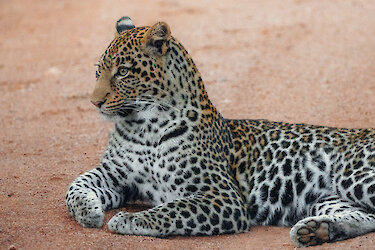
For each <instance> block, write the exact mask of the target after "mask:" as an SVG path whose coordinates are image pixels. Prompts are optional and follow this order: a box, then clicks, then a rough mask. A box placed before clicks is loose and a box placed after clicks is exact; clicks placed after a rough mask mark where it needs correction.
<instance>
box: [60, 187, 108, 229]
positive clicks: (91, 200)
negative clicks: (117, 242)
mask: <svg viewBox="0 0 375 250" xmlns="http://www.w3.org/2000/svg"><path fill="white" fill-rule="evenodd" d="M66 205H67V207H68V211H69V214H70V215H71V216H72V217H73V218H75V219H76V220H77V221H78V223H79V224H81V225H82V226H84V227H101V226H102V225H103V221H104V210H103V206H102V203H101V201H100V200H99V198H98V197H97V196H96V194H95V193H94V192H93V191H81V192H74V190H69V191H68V193H67V195H66Z"/></svg>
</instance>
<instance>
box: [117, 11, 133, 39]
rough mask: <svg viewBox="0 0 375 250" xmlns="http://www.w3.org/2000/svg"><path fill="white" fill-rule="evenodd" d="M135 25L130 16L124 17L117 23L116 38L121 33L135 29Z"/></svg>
mask: <svg viewBox="0 0 375 250" xmlns="http://www.w3.org/2000/svg"><path fill="white" fill-rule="evenodd" d="M134 28H135V25H134V23H133V21H132V20H131V19H130V17H128V16H123V17H121V18H120V19H119V20H117V22H116V29H115V37H118V36H119V35H120V34H121V32H124V31H126V30H130V29H134Z"/></svg>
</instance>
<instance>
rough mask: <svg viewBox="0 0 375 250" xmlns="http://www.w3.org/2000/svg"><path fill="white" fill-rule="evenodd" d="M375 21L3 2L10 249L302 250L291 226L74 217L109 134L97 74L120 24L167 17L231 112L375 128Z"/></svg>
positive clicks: (5, 221) (3, 238)
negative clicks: (182, 231)
mask: <svg viewBox="0 0 375 250" xmlns="http://www.w3.org/2000/svg"><path fill="white" fill-rule="evenodd" d="M374 13H375V3H374V1H371V0H368V1H366V0H363V1H361V0H353V1H341V0H336V1H308V0H306V1H302V0H295V1H291V0H287V1H278V0H274V1H272V0H270V1H263V0H258V1H255V0H254V1H248V0H236V1H232V0H222V1H208V0H203V1H184V0H154V1H146V0H137V1H135V0H134V1H121V2H120V1H112V0H107V1H99V0H90V1H88V0H87V1H63V0H61V1H57V0H56V1H34V0H33V1H27V0H14V1H4V0H3V1H0V91H1V94H2V98H1V99H0V107H1V108H0V126H1V130H0V249H7V248H9V247H11V246H12V247H14V248H19V249H40V248H41V249H56V248H59V249H62V248H71V249H78V248H80V249H81V248H92V249H104V248H128V249H157V248H166V249H229V248H232V249H239V248H242V249H278V248H285V249H292V248H294V247H293V245H292V244H291V242H290V241H289V236H288V234H289V228H276V227H254V228H253V229H252V230H251V231H250V232H248V233H243V234H237V235H222V236H215V237H173V238H168V239H156V238H150V237H136V236H120V235H114V234H111V233H110V232H109V231H108V229H107V228H105V227H104V228H101V229H86V228H83V227H81V226H79V225H78V224H77V223H76V222H75V221H74V220H72V219H71V218H70V217H69V216H68V213H67V211H66V208H65V204H64V195H65V192H66V189H67V187H68V185H69V183H70V182H71V181H72V180H73V179H74V178H75V177H77V176H78V175H79V174H80V173H82V172H84V171H86V170H89V169H92V168H94V167H95V165H96V164H97V163H98V161H99V158H100V156H101V153H102V152H103V149H104V148H105V145H106V140H107V136H108V131H109V129H110V128H111V124H108V123H105V122H103V121H102V120H101V118H100V117H99V115H98V114H97V113H96V111H95V109H94V107H93V106H92V105H91V104H90V103H89V100H88V97H89V94H90V92H91V90H92V89H93V87H94V83H95V79H94V73H95V67H94V66H93V65H94V63H96V62H97V60H98V58H99V56H100V54H101V53H102V52H103V51H104V49H105V48H106V46H107V45H108V43H109V42H110V41H111V39H112V36H113V25H114V22H115V20H117V18H119V17H121V16H122V15H129V16H131V17H132V18H133V20H134V21H135V23H136V24H137V25H150V24H153V23H154V22H155V21H158V20H164V21H167V22H168V23H169V24H170V26H171V28H172V32H173V34H174V35H175V37H177V38H178V39H179V40H180V41H181V42H182V43H183V44H184V45H185V47H186V48H187V49H188V51H190V53H191V54H192V55H193V58H194V59H195V61H196V63H197V65H198V66H199V69H200V71H201V73H202V75H203V77H204V79H205V82H206V87H207V89H208V92H209V95H210V97H211V99H212V101H213V102H214V103H215V104H216V105H217V107H218V108H219V110H221V112H222V114H223V115H224V116H225V117H229V118H266V119H271V120H278V121H289V122H305V123H313V124H321V125H329V126H339V127H375V98H374V94H375V15H374ZM134 209H135V210H137V209H142V207H127V208H124V210H131V211H132V210H134ZM115 212H116V211H111V212H109V213H108V214H107V216H106V221H108V219H109V218H110V217H111V216H112V215H113V214H114V213H115ZM374 241H375V234H368V235H365V236H361V237H358V238H355V239H351V240H347V241H344V242H339V243H335V244H325V245H323V246H320V247H317V248H318V249H328V248H332V249H343V248H345V249H349V248H373V246H374Z"/></svg>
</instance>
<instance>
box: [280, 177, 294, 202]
mask: <svg viewBox="0 0 375 250" xmlns="http://www.w3.org/2000/svg"><path fill="white" fill-rule="evenodd" d="M293 197H294V196H293V183H292V181H291V180H288V181H287V182H286V185H285V190H284V194H283V195H282V196H281V202H282V204H283V205H284V206H287V205H288V204H290V203H292V202H293Z"/></svg>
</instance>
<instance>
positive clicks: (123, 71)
mask: <svg viewBox="0 0 375 250" xmlns="http://www.w3.org/2000/svg"><path fill="white" fill-rule="evenodd" d="M128 73H129V70H128V69H127V68H125V67H119V68H118V69H117V73H116V75H117V76H122V77H123V76H126V75H127V74H128Z"/></svg>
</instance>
